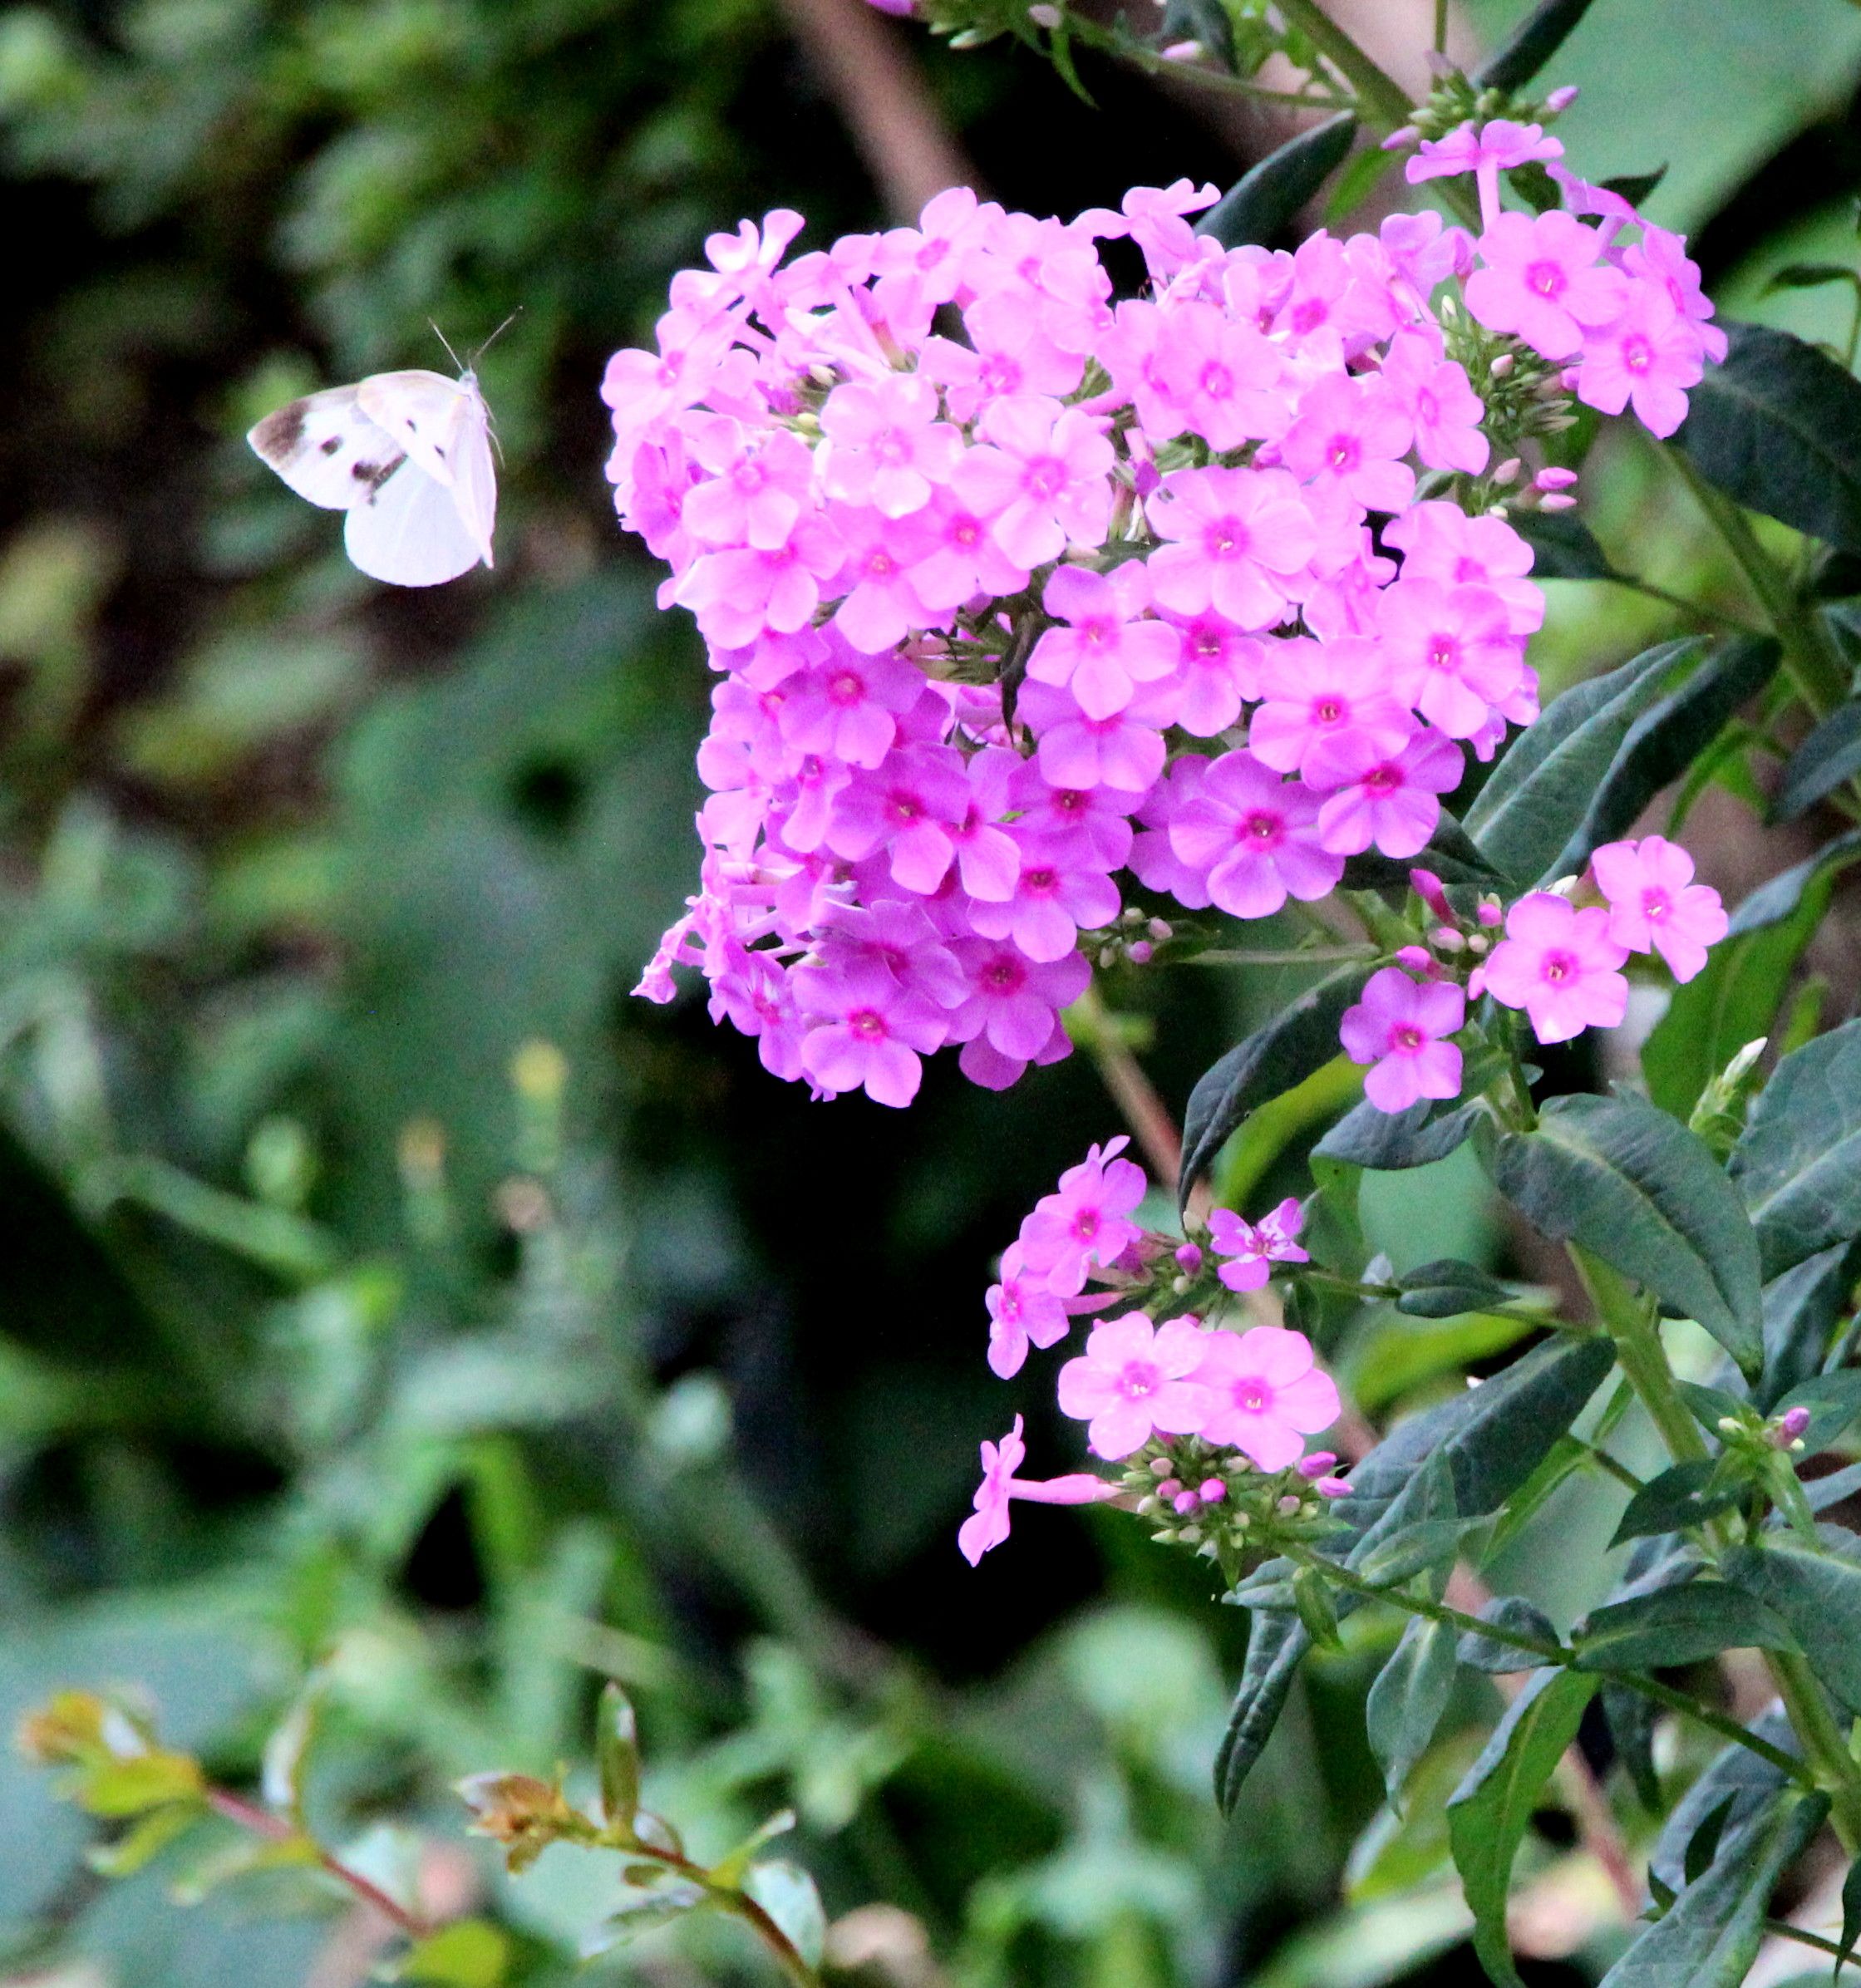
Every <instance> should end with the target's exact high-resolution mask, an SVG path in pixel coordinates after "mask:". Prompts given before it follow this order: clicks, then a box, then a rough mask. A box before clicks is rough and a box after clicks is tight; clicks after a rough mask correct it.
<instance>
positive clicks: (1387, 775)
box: [1363, 766, 1402, 794]
mask: <svg viewBox="0 0 1861 1988" xmlns="http://www.w3.org/2000/svg"><path fill="white" fill-rule="evenodd" d="M1363 785H1364V788H1365V790H1366V792H1368V793H1371V794H1393V793H1394V792H1395V791H1396V789H1397V788H1398V787H1400V786H1401V785H1402V775H1401V774H1400V773H1398V772H1397V771H1396V769H1395V767H1393V766H1372V767H1371V769H1370V770H1369V772H1367V773H1366V774H1365V775H1364V776H1363Z"/></svg>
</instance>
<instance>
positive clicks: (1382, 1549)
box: [1351, 1518, 1479, 1587]
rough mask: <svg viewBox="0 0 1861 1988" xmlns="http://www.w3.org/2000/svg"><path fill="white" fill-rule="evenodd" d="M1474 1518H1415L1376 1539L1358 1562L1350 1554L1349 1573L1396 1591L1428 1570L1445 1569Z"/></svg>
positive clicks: (1477, 1522) (1473, 1523)
mask: <svg viewBox="0 0 1861 1988" xmlns="http://www.w3.org/2000/svg"><path fill="white" fill-rule="evenodd" d="M1478 1524H1479V1520H1478V1519H1477V1518H1418V1519H1415V1520H1414V1521H1413V1522H1412V1523H1410V1524H1408V1525H1406V1526H1404V1527H1403V1528H1402V1529H1401V1532H1399V1533H1391V1534H1390V1535H1389V1537H1388V1538H1384V1539H1379V1540H1378V1541H1377V1542H1376V1545H1375V1546H1373V1547H1371V1548H1369V1549H1368V1550H1367V1551H1366V1553H1364V1554H1363V1556H1362V1557H1361V1559H1359V1558H1358V1557H1357V1556H1356V1555H1355V1554H1353V1555H1352V1556H1351V1571H1352V1572H1354V1573H1356V1574H1359V1575H1361V1577H1362V1578H1363V1579H1364V1580H1366V1581H1367V1582H1369V1583H1370V1585H1371V1587H1399V1586H1401V1583H1402V1582H1405V1581H1407V1580H1410V1579H1411V1578H1412V1577H1414V1576H1415V1575H1416V1574H1419V1573H1420V1572H1423V1571H1424V1570H1425V1568H1428V1567H1446V1566H1447V1565H1448V1564H1449V1563H1450V1562H1451V1561H1452V1560H1453V1558H1454V1556H1455V1553H1457V1552H1458V1551H1459V1550H1460V1538H1461V1535H1462V1534H1463V1533H1465V1531H1466V1530H1467V1528H1468V1527H1470V1526H1474V1525H1478Z"/></svg>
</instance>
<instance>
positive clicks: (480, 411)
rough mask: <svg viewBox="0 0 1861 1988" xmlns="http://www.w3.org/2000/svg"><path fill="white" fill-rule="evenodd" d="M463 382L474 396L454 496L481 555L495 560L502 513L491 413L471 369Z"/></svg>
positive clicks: (456, 466) (468, 409)
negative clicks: (494, 537) (494, 538)
mask: <svg viewBox="0 0 1861 1988" xmlns="http://www.w3.org/2000/svg"><path fill="white" fill-rule="evenodd" d="M460 385H461V386H467V387H469V388H470V401H469V402H468V404H467V406H466V409H465V418H464V421H463V422H462V424H461V427H460V437H459V446H458V450H457V451H456V453H455V456H454V460H453V477H452V499H453V502H454V503H455V504H457V506H458V507H459V516H460V521H461V523H463V524H464V525H465V529H466V530H467V531H468V532H469V533H470V534H471V537H472V539H473V540H474V542H475V544H477V547H478V549H479V556H480V558H481V559H483V560H484V562H485V564H486V565H487V566H489V565H490V563H491V529H492V527H493V526H494V525H495V524H496V523H497V516H498V474H497V470H496V469H495V466H494V465H493V463H492V460H491V417H490V414H489V412H488V411H486V408H485V398H484V396H483V395H482V394H480V392H479V391H478V385H477V382H476V381H475V380H474V379H473V378H472V376H471V375H470V373H467V374H466V375H465V378H464V380H463V381H460Z"/></svg>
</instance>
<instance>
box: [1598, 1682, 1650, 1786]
mask: <svg viewBox="0 0 1861 1988" xmlns="http://www.w3.org/2000/svg"><path fill="white" fill-rule="evenodd" d="M1656 1711H1657V1707H1656V1705H1655V1703H1654V1700H1652V1698H1644V1697H1643V1696H1642V1694H1641V1693H1640V1692H1639V1691H1636V1690H1630V1688H1629V1687H1628V1686H1627V1685H1618V1684H1617V1682H1616V1681H1615V1680H1614V1679H1613V1678H1605V1679H1604V1680H1603V1717H1604V1718H1605V1719H1606V1720H1607V1721H1608V1725H1609V1737H1610V1738H1611V1739H1612V1740H1613V1741H1614V1742H1615V1749H1616V1758H1617V1759H1618V1760H1619V1761H1621V1763H1622V1771H1623V1773H1625V1774H1627V1776H1628V1780H1629V1784H1630V1786H1632V1788H1633V1789H1634V1790H1635V1799H1637V1801H1638V1802H1640V1803H1641V1804H1642V1808H1645V1809H1647V1812H1648V1813H1649V1814H1650V1815H1658V1814H1659V1813H1661V1807H1662V1803H1661V1777H1660V1775H1659V1774H1658V1773H1657V1771H1656V1769H1655V1765H1654V1720H1655V1715H1656Z"/></svg>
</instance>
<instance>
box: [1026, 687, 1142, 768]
mask: <svg viewBox="0 0 1861 1988" xmlns="http://www.w3.org/2000/svg"><path fill="white" fill-rule="evenodd" d="M1020 711H1021V716H1022V717H1023V718H1025V719H1026V720H1027V723H1028V726H1029V727H1030V729H1031V730H1032V731H1033V732H1034V733H1035V735H1036V736H1037V737H1038V738H1039V740H1040V742H1041V745H1040V769H1041V776H1042V778H1044V779H1045V780H1046V782H1047V784H1048V785H1050V786H1054V787H1080V788H1086V787H1101V786H1102V787H1116V788H1119V789H1120V790H1122V791H1123V792H1125V793H1126V794H1131V795H1137V794H1142V793H1144V792H1145V791H1146V790H1148V789H1149V787H1150V785H1151V784H1152V783H1153V782H1154V781H1155V779H1156V777H1157V775H1159V773H1161V772H1162V771H1163V762H1164V743H1163V731H1162V726H1164V724H1165V723H1166V722H1167V713H1168V711H1169V702H1168V689H1167V686H1165V685H1163V684H1145V686H1142V687H1141V689H1140V691H1138V692H1137V694H1136V695H1135V696H1133V697H1132V699H1131V701H1130V703H1129V704H1127V705H1125V707H1124V708H1123V710H1121V711H1113V712H1112V713H1111V714H1110V716H1107V717H1103V718H1093V717H1088V716H1086V713H1085V712H1084V711H1081V709H1080V708H1079V704H1078V701H1077V700H1076V698H1075V697H1074V696H1073V695H1072V693H1071V691H1061V690H1056V689H1055V688H1054V687H1053V686H1052V685H1051V684H1050V683H1029V684H1024V685H1023V686H1022V694H1021V703H1020Z"/></svg>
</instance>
